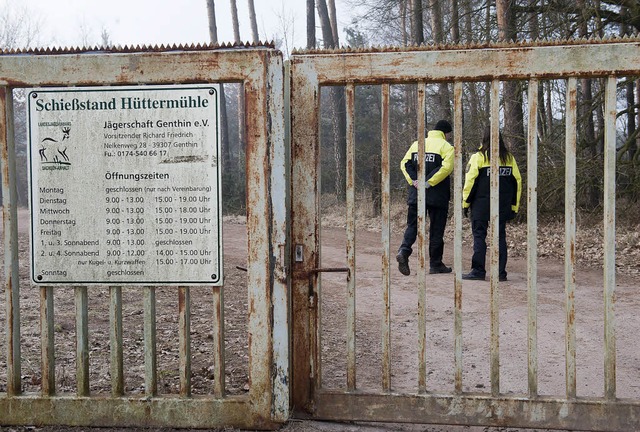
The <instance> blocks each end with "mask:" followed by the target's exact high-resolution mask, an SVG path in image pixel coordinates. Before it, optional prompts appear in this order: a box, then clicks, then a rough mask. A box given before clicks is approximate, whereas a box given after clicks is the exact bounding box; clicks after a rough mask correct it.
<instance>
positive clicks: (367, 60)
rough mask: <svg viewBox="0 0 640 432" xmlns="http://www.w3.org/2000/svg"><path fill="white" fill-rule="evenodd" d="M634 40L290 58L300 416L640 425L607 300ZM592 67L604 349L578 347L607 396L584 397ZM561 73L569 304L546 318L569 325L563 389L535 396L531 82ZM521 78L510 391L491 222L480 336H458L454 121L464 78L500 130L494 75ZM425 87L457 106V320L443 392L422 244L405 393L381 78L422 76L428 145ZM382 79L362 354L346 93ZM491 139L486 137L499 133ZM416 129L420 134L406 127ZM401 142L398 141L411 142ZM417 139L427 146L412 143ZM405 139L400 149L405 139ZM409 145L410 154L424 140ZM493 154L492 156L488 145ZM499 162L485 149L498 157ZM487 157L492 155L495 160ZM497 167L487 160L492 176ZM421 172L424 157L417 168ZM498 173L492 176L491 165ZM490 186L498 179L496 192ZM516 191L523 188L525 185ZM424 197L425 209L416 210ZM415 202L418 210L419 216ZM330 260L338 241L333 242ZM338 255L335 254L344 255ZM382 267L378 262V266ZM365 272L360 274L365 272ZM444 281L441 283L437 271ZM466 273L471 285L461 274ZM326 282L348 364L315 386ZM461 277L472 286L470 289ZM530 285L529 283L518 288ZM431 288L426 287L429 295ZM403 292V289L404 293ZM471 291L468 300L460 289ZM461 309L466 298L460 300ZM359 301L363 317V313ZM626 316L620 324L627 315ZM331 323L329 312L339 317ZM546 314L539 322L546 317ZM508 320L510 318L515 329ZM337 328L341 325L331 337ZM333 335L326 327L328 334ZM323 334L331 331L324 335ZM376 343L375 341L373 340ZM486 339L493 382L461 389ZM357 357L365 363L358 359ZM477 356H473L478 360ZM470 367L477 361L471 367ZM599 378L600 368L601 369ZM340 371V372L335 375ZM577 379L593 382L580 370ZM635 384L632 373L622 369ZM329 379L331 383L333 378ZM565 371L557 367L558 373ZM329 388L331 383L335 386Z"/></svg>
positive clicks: (454, 279)
mask: <svg viewBox="0 0 640 432" xmlns="http://www.w3.org/2000/svg"><path fill="white" fill-rule="evenodd" d="M638 59H640V43H639V42H638V41H637V40H613V41H593V42H585V41H575V42H558V43H548V44H544V43H543V44H538V43H532V44H526V43H525V44H518V45H517V46H515V45H508V44H505V45H492V46H486V47H469V48H461V47H455V46H453V47H420V48H415V49H406V50H402V49H380V50H371V51H369V50H337V51H335V52H329V53H327V52H302V53H297V54H295V55H293V57H292V60H291V113H292V114H291V124H292V127H291V128H292V144H291V197H292V211H291V215H290V216H291V224H292V228H291V232H292V234H291V247H292V249H293V256H292V260H291V266H292V267H291V277H292V307H293V317H294V320H293V322H292V347H293V348H292V358H293V370H292V373H293V379H292V398H293V409H294V412H295V413H296V415H299V416H302V417H310V418H316V419H328V420H361V421H383V422H416V423H440V424H458V425H473V424H475V425H486V426H510V427H527V428H561V429H580V430H599V431H600V430H637V429H638V428H640V403H639V402H640V401H639V400H638V398H637V397H632V398H622V397H619V396H618V393H617V387H616V383H617V382H616V331H615V328H616V324H617V323H619V322H621V321H616V319H615V315H614V302H615V297H616V269H615V241H616V234H615V221H616V212H615V204H616V203H615V192H616V185H615V171H616V162H615V161H616V142H615V141H616V132H615V130H616V128H615V122H616V112H617V111H616V79H617V78H619V77H621V76H633V75H637V74H638V73H639V72H640V66H639V65H640V63H639V62H638ZM586 77H598V78H602V79H603V80H604V81H603V82H604V83H605V84H604V85H603V87H604V91H605V101H606V106H605V112H604V137H605V138H604V142H605V149H604V153H605V156H604V161H605V166H604V198H605V201H604V234H603V238H604V248H605V257H604V275H603V287H602V291H601V293H602V297H601V298H602V299H603V304H602V308H601V310H600V313H599V314H598V316H599V317H600V318H601V319H602V321H603V327H602V329H601V331H602V334H603V335H604V336H603V345H602V350H601V351H600V352H598V353H594V352H590V353H586V354H585V353H584V352H583V353H582V354H583V355H588V356H594V355H596V354H597V355H598V356H602V358H603V363H602V369H601V375H602V377H603V381H604V382H603V389H604V391H603V393H602V394H601V395H600V396H597V397H582V396H581V394H580V393H581V389H577V385H576V382H577V378H576V374H577V373H576V370H577V369H576V364H577V363H579V362H580V360H582V359H581V358H580V356H577V355H576V333H577V331H576V329H577V328H578V327H577V325H576V321H577V319H579V315H578V314H577V313H576V299H577V298H578V297H579V296H578V295H577V294H576V259H575V253H574V252H575V247H576V207H575V204H576V201H575V193H576V127H577V120H576V118H577V115H576V101H577V82H578V79H580V78H586ZM545 79H556V80H562V81H563V83H564V85H566V105H564V106H563V107H562V109H563V110H564V109H566V117H565V118H566V126H565V132H566V146H565V154H566V156H565V165H566V171H565V176H564V177H565V190H566V202H565V217H564V219H565V228H564V232H563V233H562V234H563V235H564V236H565V256H566V257H567V259H566V260H565V261H564V290H563V293H562V300H563V301H562V304H563V306H562V307H563V308H564V314H565V318H566V319H565V322H564V323H555V326H557V328H558V331H559V332H560V333H561V332H562V331H564V334H565V338H564V345H563V346H564V349H563V351H564V352H563V353H562V354H563V355H562V359H561V360H559V363H564V376H565V378H564V391H560V392H558V393H555V394H544V393H542V392H540V391H539V389H538V383H539V381H540V377H541V374H542V371H539V368H538V364H539V359H538V332H539V328H540V327H541V326H543V325H545V323H543V322H541V320H540V319H539V318H538V316H537V314H538V312H539V308H538V304H537V301H538V298H539V295H540V293H539V291H538V286H539V281H538V280H537V274H538V270H539V268H538V261H537V252H538V251H537V239H538V234H537V223H538V216H537V198H538V193H537V170H536V167H537V164H538V153H537V152H538V135H537V132H536V131H537V113H538V83H539V80H545ZM510 80H522V81H525V83H526V84H528V88H529V93H528V98H527V99H528V113H529V114H528V115H529V117H528V134H527V135H528V138H527V139H528V145H527V153H526V156H527V164H528V167H529V169H528V171H527V179H526V180H527V182H526V185H527V191H526V193H527V199H528V210H527V211H528V213H527V230H528V241H527V246H526V248H527V270H526V276H524V278H523V281H522V287H523V291H524V292H525V293H526V297H525V298H524V299H523V301H522V302H521V307H522V309H524V310H525V311H526V314H525V315H524V316H523V321H524V322H525V323H526V324H527V325H526V326H525V328H526V332H525V334H524V338H523V339H524V340H523V342H524V346H525V349H526V363H525V364H524V365H523V368H522V369H523V370H522V372H523V374H524V375H525V376H526V379H525V380H524V383H526V384H525V385H526V387H525V389H526V390H525V391H523V392H521V393H514V392H512V391H509V392H506V391H503V387H502V386H501V380H500V377H501V376H502V375H501V366H502V367H505V365H506V366H508V365H509V360H510V359H509V358H508V357H506V356H505V355H504V352H503V353H502V354H503V355H502V356H501V355H500V354H501V351H500V341H501V340H503V339H504V336H502V335H503V334H505V333H504V330H503V329H504V327H500V326H499V322H500V313H501V305H500V302H499V298H500V292H501V291H502V290H504V289H505V287H504V286H503V285H498V270H497V261H498V259H497V243H498V242H497V235H498V234H497V230H494V233H495V234H494V237H493V238H492V244H493V245H495V247H492V248H491V263H492V266H491V272H490V273H491V278H490V279H491V280H490V283H489V291H488V300H487V302H488V310H487V312H486V316H487V322H488V325H487V327H488V328H489V329H488V335H487V339H486V340H484V341H467V342H466V345H464V344H463V335H464V330H465V327H464V326H463V315H464V312H465V311H466V309H465V308H466V307H467V305H468V303H467V302H465V297H463V296H462V292H463V290H462V288H463V284H462V280H461V273H462V267H463V264H462V234H461V233H462V208H461V201H462V200H461V197H462V196H461V193H462V192H461V191H462V183H461V181H462V180H461V179H462V175H463V166H462V150H461V148H462V145H461V144H462V138H463V137H462V136H461V133H460V132H459V131H461V130H462V122H463V118H462V117H463V116H462V113H463V85H465V83H468V82H479V81H485V82H488V84H487V85H488V88H489V94H490V107H491V112H490V118H491V127H492V129H493V131H494V134H495V131H496V130H497V128H498V127H499V119H500V111H499V109H500V108H499V107H500V84H501V82H503V81H510ZM433 83H449V84H453V106H454V115H453V119H452V120H453V122H452V123H454V127H453V129H454V137H455V138H454V143H453V144H454V147H455V152H456V153H455V168H454V173H453V174H452V175H453V184H454V187H453V189H454V198H453V217H452V219H453V220H452V222H451V223H452V224H453V227H454V228H453V232H454V240H453V250H454V254H453V260H454V261H453V264H454V265H453V268H454V272H453V274H452V275H451V276H442V275H440V276H439V277H440V278H443V277H444V278H446V282H444V284H445V286H447V287H450V288H449V289H445V288H442V286H440V287H439V288H440V289H441V291H442V292H441V293H439V294H440V295H443V296H444V295H447V296H449V301H450V304H451V307H452V312H451V316H452V318H451V323H452V328H450V329H448V330H450V333H449V334H450V335H452V336H451V337H450V338H449V340H450V341H451V346H452V350H451V351H450V357H451V359H452V363H453V367H452V368H451V369H449V372H446V371H445V372H444V373H443V374H444V375H446V374H447V373H448V374H449V381H450V382H451V383H452V386H453V389H452V390H450V391H449V390H442V389H440V388H436V387H434V386H433V385H432V383H431V382H430V375H431V373H432V372H434V371H435V373H438V365H437V364H436V365H435V366H432V367H433V369H430V370H427V369H428V368H427V364H428V363H429V362H431V364H432V365H433V361H432V360H431V359H430V356H432V355H433V353H434V350H431V349H427V333H428V332H429V327H432V326H434V325H435V324H436V318H432V317H429V316H428V315H429V312H428V308H427V304H428V302H429V301H430V298H429V297H428V296H427V289H431V288H432V286H431V285H432V284H433V283H435V282H434V279H433V278H430V277H428V276H426V271H425V270H426V268H425V260H424V259H425V256H424V255H425V253H419V254H418V263H417V264H414V266H418V271H417V277H416V276H412V280H413V283H414V287H415V290H416V291H417V306H418V307H417V310H416V309H414V311H413V315H414V316H417V318H416V320H417V325H416V327H417V331H416V334H415V342H414V343H415V345H416V346H417V347H418V349H417V352H418V354H417V356H416V357H417V358H416V362H417V363H418V371H417V373H416V375H417V379H416V381H415V382H414V386H413V390H408V391H399V390H398V389H397V388H396V387H395V385H393V383H392V379H391V378H392V369H393V367H394V360H398V358H397V356H396V357H394V355H393V354H394V351H393V349H394V348H393V347H394V337H393V336H394V335H393V334H392V324H393V322H392V321H393V318H392V316H393V315H392V312H393V311H392V308H391V304H392V303H391V299H392V298H393V297H394V296H395V295H396V292H397V291H396V290H397V288H398V287H397V285H394V284H392V283H391V280H392V278H391V274H392V272H393V271H394V270H395V269H394V268H390V267H393V264H390V263H391V262H394V263H395V261H393V260H392V258H393V256H394V254H395V250H396V249H395V247H396V245H393V244H392V242H391V241H390V237H391V229H390V226H391V220H390V199H389V196H390V189H391V185H390V180H389V179H390V172H391V170H392V169H397V168H396V167H395V165H390V157H389V155H390V140H389V130H390V120H389V119H390V115H389V107H390V102H389V100H390V87H391V86H392V85H399V84H413V85H417V108H416V112H417V122H416V123H417V125H418V127H417V130H418V134H417V135H418V136H417V140H418V142H419V143H422V142H424V137H425V94H426V88H427V86H428V85H431V84H433ZM366 85H379V86H380V89H379V90H378V91H379V92H380V93H379V94H380V95H381V96H380V99H379V100H380V101H381V102H380V106H381V126H380V127H381V133H380V136H381V154H380V160H381V161H382V162H381V165H380V172H381V179H382V183H381V186H380V190H381V191H382V198H381V206H382V216H381V224H380V226H379V227H378V228H379V229H380V232H381V239H380V243H381V251H382V252H381V264H382V265H381V271H379V272H378V273H376V277H377V278H378V279H376V282H375V283H374V284H373V285H374V289H373V290H369V291H365V292H364V293H363V294H362V295H364V296H375V298H376V299H377V300H378V302H379V304H380V305H381V306H380V309H381V314H380V315H379V316H378V317H377V318H376V319H379V323H380V329H381V330H380V334H379V335H378V337H377V340H378V341H379V346H380V347H381V348H380V358H375V359H374V358H372V357H370V356H366V355H365V354H363V359H361V360H357V359H358V348H359V347H358V344H357V341H358V340H359V338H360V337H362V335H361V334H360V333H357V332H356V329H357V328H358V325H359V324H358V323H359V322H360V321H359V319H360V317H359V316H357V313H356V303H357V302H356V299H357V298H359V297H358V296H359V295H360V294H359V293H361V292H362V291H359V288H360V287H361V286H362V285H361V282H360V280H359V279H358V278H357V276H356V275H357V270H358V271H359V269H360V268H359V267H358V266H357V265H356V257H357V252H358V249H357V248H356V212H357V204H356V191H355V187H356V177H355V172H356V158H355V155H356V153H357V145H356V142H355V123H356V109H355V107H356V103H355V93H356V90H357V89H358V88H359V87H360V86H366ZM332 86H344V88H345V104H346V142H347V149H346V164H345V165H346V170H345V174H346V188H345V190H346V208H344V209H343V211H344V212H345V215H346V217H345V219H344V226H345V228H343V229H342V232H341V233H340V232H339V231H340V229H338V230H337V231H338V234H336V236H342V237H343V238H344V242H345V246H346V248H345V250H344V255H342V254H340V256H341V257H342V258H341V259H342V260H343V261H342V262H343V263H344V264H342V265H340V264H337V263H336V262H333V266H331V265H329V266H326V265H325V264H324V262H323V260H322V259H321V244H322V240H323V231H322V230H321V225H322V223H321V221H322V216H323V215H322V210H321V204H320V203H321V198H320V195H321V193H320V192H321V181H320V179H321V174H322V173H321V170H320V166H321V163H320V153H321V149H320V123H321V118H320V115H321V114H320V98H321V93H322V90H323V89H327V88H331V87H332ZM494 136H495V135H494ZM414 139H415V137H414ZM408 145H409V143H406V146H407V147H408ZM420 148H421V149H422V148H423V147H420ZM405 149H406V148H405ZM421 149H420V150H418V151H419V152H421V151H423V150H421ZM495 155H496V156H497V153H495ZM497 159H498V158H497V157H494V158H492V161H496V160H497ZM495 165H496V163H495V162H494V167H495ZM496 168H497V167H495V168H494V169H492V170H491V172H492V173H496V172H497V169H496ZM420 175H421V176H422V177H420V178H421V179H423V180H424V178H425V177H424V175H425V173H424V167H422V172H421V174H420ZM496 175H497V174H496ZM492 188H497V177H495V178H493V179H492ZM494 190H495V189H494ZM418 196H419V197H420V201H419V204H418V208H422V209H423V210H424V202H423V200H424V198H423V197H424V195H423V194H418ZM523 196H524V195H523ZM492 199H494V200H495V201H493V202H494V203H495V204H494V205H492V209H494V213H492V221H493V223H494V224H495V223H496V222H497V213H495V212H497V207H498V206H497V205H496V204H497V194H496V193H492ZM421 206H422V207H421ZM421 214H424V212H423V211H422V212H421V211H419V215H421ZM424 219H425V218H424V217H420V216H419V219H418V223H419V227H420V232H419V235H418V243H417V244H418V247H417V249H419V250H420V251H422V250H424V246H423V245H425V243H424V242H425V239H426V234H425V220H424ZM332 253H333V254H334V256H332V258H336V257H335V254H337V252H335V250H334V249H332ZM340 256H339V257H338V258H336V259H334V261H336V260H337V261H339V260H340ZM377 270H380V268H378V269H377ZM329 272H343V273H341V275H345V276H344V277H342V276H341V278H335V277H334V278H332V279H330V280H329V282H327V283H326V284H322V289H321V279H322V275H326V274H328V273H329ZM367 276H368V275H367ZM439 280H442V279H439ZM465 283H466V282H465ZM325 285H326V286H329V285H331V287H332V290H333V291H340V292H341V293H342V297H341V298H342V299H343V300H344V301H345V303H346V304H345V305H342V306H343V309H340V311H341V312H340V313H338V314H337V315H338V317H340V318H341V319H340V320H339V321H338V325H340V326H341V328H340V330H339V332H343V333H344V335H345V337H344V340H343V341H342V343H344V351H345V355H344V358H343V359H342V362H343V369H339V370H338V372H337V373H336V370H337V369H336V368H333V369H332V371H333V372H334V373H335V374H336V376H338V377H343V378H340V379H337V378H336V380H337V381H338V382H339V384H338V385H333V386H325V385H324V384H323V371H324V369H323V368H324V367H325V365H324V364H323V351H322V343H321V341H322V339H323V337H325V336H324V335H325V334H326V332H327V329H326V328H324V327H323V325H322V323H323V321H322V315H323V312H322V311H321V307H320V305H321V304H322V298H323V295H325V291H324V290H323V289H324V288H326V286H325ZM467 286H468V285H467ZM524 288H526V289H524ZM431 292H433V290H432V291H431ZM398 295H404V293H400V294H398ZM466 298H468V297H466ZM332 306H333V305H332ZM463 306H464V307H463ZM367 313H368V311H364V313H363V314H367ZM634 317H635V316H634V314H633V312H631V313H630V314H629V315H627V316H625V317H624V318H625V320H627V319H628V320H634ZM334 324H335V322H334ZM546 324H548V323H546ZM514 325H515V323H514V322H511V323H507V326H514ZM339 332H338V333H339ZM334 334H335V333H332V335H334ZM325 339H329V338H328V337H327V338H325ZM374 339H375V338H374ZM472 343H475V344H485V345H486V346H488V347H489V348H488V349H489V352H490V354H489V356H488V357H489V358H488V362H487V365H486V368H487V370H489V371H490V388H489V389H488V391H485V392H483V391H482V390H478V389H477V388H471V389H469V388H468V383H464V382H463V376H465V374H467V373H469V367H470V365H468V364H466V365H465V363H464V360H463V351H465V350H466V349H467V347H468V346H469V345H470V344H472ZM358 362H360V363H358ZM363 362H377V363H376V364H378V363H379V364H380V369H379V374H378V376H377V378H378V380H376V381H375V382H374V383H373V384H371V383H370V382H369V383H368V386H367V385H360V381H357V380H356V376H357V372H358V371H359V370H360V369H357V365H358V364H359V365H362V364H363ZM476 363H477V362H476ZM473 367H476V365H475V364H474V365H473ZM597 375H600V373H598V374H597ZM333 378H335V377H333ZM585 379H587V380H588V379H589V378H588V377H587V378H585ZM627 379H628V380H630V381H631V382H633V381H634V380H637V376H635V377H628V378H627ZM334 381H335V380H334ZM558 381H562V377H561V376H559V377H558ZM334 384H335V383H334Z"/></svg>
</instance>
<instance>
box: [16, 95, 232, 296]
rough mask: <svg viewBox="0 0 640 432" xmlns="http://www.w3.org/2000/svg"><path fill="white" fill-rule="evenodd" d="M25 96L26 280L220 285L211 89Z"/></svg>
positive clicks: (215, 116)
mask: <svg viewBox="0 0 640 432" xmlns="http://www.w3.org/2000/svg"><path fill="white" fill-rule="evenodd" d="M27 95H28V112H29V169H30V174H29V177H30V178H29V180H30V188H29V189H30V204H31V278H32V280H33V282H34V283H36V284H62V283H64V284H70V283H74V284H93V283H97V284H109V285H124V284H127V285H128V284H136V285H143V284H144V285H150V284H174V285H181V284H206V285H221V284H222V280H223V275H222V269H223V266H222V218H221V193H220V175H221V173H220V167H219V164H218V155H219V153H220V134H219V132H220V128H219V124H220V123H219V101H220V100H219V87H218V86H217V85H175V86H136V87H128V86H127V87H83V88H70V87H65V88H38V89H30V90H29V91H28V93H27Z"/></svg>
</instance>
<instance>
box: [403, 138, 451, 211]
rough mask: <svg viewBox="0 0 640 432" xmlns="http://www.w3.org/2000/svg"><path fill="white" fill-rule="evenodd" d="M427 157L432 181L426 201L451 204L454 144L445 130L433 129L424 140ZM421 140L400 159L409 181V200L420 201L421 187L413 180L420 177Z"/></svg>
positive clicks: (432, 204)
mask: <svg viewBox="0 0 640 432" xmlns="http://www.w3.org/2000/svg"><path fill="white" fill-rule="evenodd" d="M424 153H425V154H424V159H425V174H426V180H427V182H428V183H429V185H430V188H429V189H426V204H427V205H428V206H433V207H447V206H448V205H449V199H450V198H451V180H450V178H449V175H450V174H451V172H452V171H453V153H454V152H453V146H452V145H451V144H449V143H448V142H447V140H446V139H445V135H444V132H441V131H438V130H432V131H429V133H428V134H427V137H426V138H425V141H424ZM417 161H418V141H414V142H413V144H411V146H410V147H409V150H407V153H406V154H405V155H404V158H403V159H402V161H401V162H400V169H401V170H402V173H403V174H404V177H405V179H406V180H407V182H408V183H409V196H408V198H407V202H408V203H409V204H415V203H417V202H418V191H417V189H416V188H415V187H413V181H414V180H417V179H418V164H417Z"/></svg>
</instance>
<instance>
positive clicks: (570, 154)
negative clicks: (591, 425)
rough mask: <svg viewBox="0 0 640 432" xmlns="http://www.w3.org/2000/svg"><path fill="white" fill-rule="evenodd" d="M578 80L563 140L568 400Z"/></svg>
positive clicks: (570, 90) (570, 89)
mask: <svg viewBox="0 0 640 432" xmlns="http://www.w3.org/2000/svg"><path fill="white" fill-rule="evenodd" d="M576 107H577V80H576V78H569V79H568V80H567V105H566V124H565V128H566V132H565V133H566V137H565V140H566V141H565V155H566V156H565V158H566V159H565V201H564V202H565V209H564V224H565V228H564V229H565V243H564V284H565V313H566V323H565V325H566V329H565V343H566V347H565V357H566V358H565V361H566V390H567V397H569V398H575V397H576V328H575V313H576V311H575V289H576V270H575V260H576V257H575V248H576V126H577V116H576Z"/></svg>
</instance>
